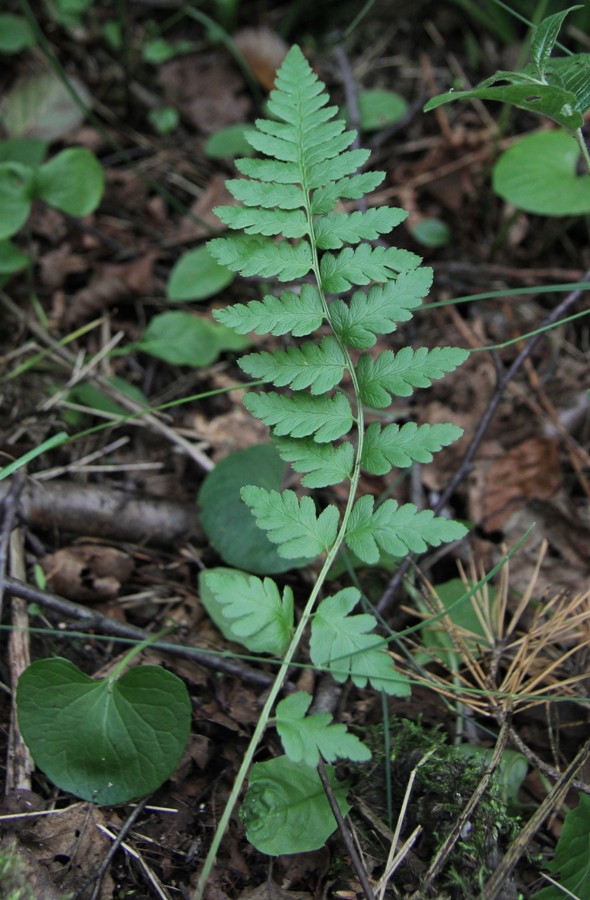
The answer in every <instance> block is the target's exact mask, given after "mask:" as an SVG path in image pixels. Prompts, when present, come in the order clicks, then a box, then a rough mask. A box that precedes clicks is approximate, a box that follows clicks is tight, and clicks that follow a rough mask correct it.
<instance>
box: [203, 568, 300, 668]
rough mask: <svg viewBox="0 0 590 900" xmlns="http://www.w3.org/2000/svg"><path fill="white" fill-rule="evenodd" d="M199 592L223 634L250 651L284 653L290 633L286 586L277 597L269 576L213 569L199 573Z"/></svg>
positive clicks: (290, 597) (290, 603)
mask: <svg viewBox="0 0 590 900" xmlns="http://www.w3.org/2000/svg"><path fill="white" fill-rule="evenodd" d="M199 591H200V595H201V602H202V604H203V606H204V607H205V609H206V610H207V612H208V613H209V615H210V616H211V618H212V619H213V621H214V622H215V624H216V625H218V627H220V628H221V631H222V633H223V635H224V637H226V638H227V639H228V640H231V641H237V642H238V643H240V644H243V645H244V647H245V648H246V649H247V650H250V651H251V652H252V653H270V654H272V655H273V656H278V657H281V656H283V655H284V653H285V651H286V650H287V647H288V646H289V643H290V641H291V638H292V636H293V591H292V590H291V588H290V587H289V586H288V585H287V586H286V587H285V588H284V589H283V596H282V597H281V594H280V592H279V589H278V587H277V586H276V584H275V583H274V581H273V580H272V579H271V578H265V579H264V580H262V579H260V578H257V577H256V576H255V575H248V574H247V573H246V572H238V571H237V570H236V569H224V568H217V569H205V570H204V571H202V572H200V573H199Z"/></svg>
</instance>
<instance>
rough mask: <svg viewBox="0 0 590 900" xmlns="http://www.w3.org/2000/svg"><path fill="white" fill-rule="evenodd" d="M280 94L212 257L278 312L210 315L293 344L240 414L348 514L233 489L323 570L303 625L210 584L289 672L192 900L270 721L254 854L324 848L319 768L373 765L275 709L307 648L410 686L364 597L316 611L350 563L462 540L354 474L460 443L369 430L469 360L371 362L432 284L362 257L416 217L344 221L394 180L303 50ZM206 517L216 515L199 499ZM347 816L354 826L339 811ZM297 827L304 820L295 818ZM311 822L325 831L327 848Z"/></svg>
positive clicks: (424, 272) (265, 716) (217, 578)
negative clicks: (275, 751)
mask: <svg viewBox="0 0 590 900" xmlns="http://www.w3.org/2000/svg"><path fill="white" fill-rule="evenodd" d="M275 83H276V88H275V90H274V91H273V92H272V93H271V95H270V99H269V103H268V110H269V113H270V115H271V116H272V117H273V118H272V119H261V120H258V121H257V122H256V128H255V130H254V129H252V130H250V131H249V132H248V134H247V140H248V142H249V143H250V145H251V146H252V148H253V149H254V150H256V151H258V152H259V153H261V154H262V157H259V158H247V157H246V158H242V159H238V160H237V161H236V166H237V168H238V170H239V171H240V173H241V175H242V176H244V177H242V178H240V179H231V180H229V181H228V182H227V187H228V189H229V190H230V192H231V193H232V194H233V195H234V197H235V198H236V200H237V201H239V203H238V205H235V206H224V207H221V208H217V209H216V213H217V215H218V216H219V218H220V219H221V220H222V221H223V222H224V223H225V224H226V225H228V226H229V227H230V228H231V229H233V230H234V231H235V232H236V234H235V235H234V236H231V237H221V238H216V239H214V240H213V241H210V242H209V245H208V246H209V248H210V252H211V253H212V255H213V256H214V257H215V258H216V259H217V260H218V262H219V263H220V264H221V265H223V266H227V267H228V268H229V269H231V270H232V271H235V272H238V273H240V274H241V275H244V276H253V277H258V278H263V279H268V278H276V279H278V281H279V282H283V283H288V284H287V285H286V287H285V289H284V290H283V291H282V292H281V293H280V294H279V295H278V296H275V295H272V294H268V295H266V296H264V298H263V299H262V300H252V301H250V302H248V303H238V304H235V305H233V306H229V307H227V308H225V309H218V310H216V311H215V312H214V316H215V318H216V319H217V320H218V321H220V322H221V323H222V324H224V325H226V326H228V327H230V328H233V329H235V330H236V331H237V332H238V333H239V334H248V333H249V332H256V333H257V334H271V335H273V336H275V337H278V338H280V337H281V336H282V335H285V336H287V338H288V340H287V341H286V342H285V343H284V345H281V343H280V342H279V344H278V346H277V349H274V350H272V351H261V352H255V353H250V354H248V355H247V356H245V357H243V358H242V359H241V360H240V362H239V364H240V366H241V368H242V369H243V371H244V372H245V373H246V374H247V375H249V376H250V377H252V378H255V379H260V380H262V381H264V382H267V383H268V384H269V385H270V386H271V388H272V389H271V390H269V391H262V392H256V391H253V392H250V393H248V394H246V396H245V399H244V404H245V406H246V408H247V409H248V410H249V411H250V412H251V413H252V414H253V415H254V416H255V417H256V418H258V419H260V420H261V421H262V422H263V423H264V424H265V425H267V426H268V427H269V429H270V434H271V438H272V442H273V444H274V447H275V452H276V453H278V456H279V457H280V458H281V459H282V460H283V461H284V462H288V463H290V464H291V465H292V467H293V469H294V470H295V471H296V472H297V473H300V474H301V476H302V478H301V484H302V487H303V488H305V489H308V490H312V491H313V489H316V488H320V487H321V488H329V487H331V486H333V485H337V484H341V483H344V484H345V485H346V495H347V499H346V501H345V504H344V509H343V510H342V511H341V510H340V509H338V507H337V506H335V505H333V504H330V503H328V504H325V503H324V502H320V500H319V498H316V497H314V495H313V493H311V494H310V493H307V492H305V493H303V494H299V493H296V492H295V491H294V490H291V489H289V490H280V488H279V487H278V486H277V487H274V486H269V485H268V484H261V482H260V474H261V473H259V475H258V477H257V478H256V479H253V480H252V481H251V482H250V483H246V484H245V486H243V487H242V488H241V491H240V493H241V498H242V501H243V503H244V504H245V508H247V510H248V511H249V514H250V515H251V516H252V517H253V518H254V520H255V521H256V523H257V525H258V527H259V529H261V531H262V532H264V534H265V535H266V538H267V540H268V541H270V543H271V544H273V545H274V546H275V547H276V550H277V552H278V556H279V557H281V558H282V559H283V560H284V563H285V567H286V568H288V567H293V566H295V565H301V562H302V561H304V560H308V561H309V562H313V561H314V560H316V559H317V560H318V563H317V567H318V569H319V571H317V570H316V571H317V574H316V578H315V582H314V585H313V588H312V590H311V593H310V595H309V597H308V598H307V600H306V602H305V604H304V608H303V611H302V613H301V615H300V618H299V620H298V622H297V623H296V624H295V622H294V620H293V598H292V595H291V593H290V590H289V589H288V588H285V589H284V590H283V591H281V590H280V588H279V586H278V585H277V584H276V583H275V582H274V581H273V580H272V579H270V578H268V577H266V578H260V577H258V575H255V574H250V573H249V572H248V573H247V574H244V573H233V572H232V571H231V570H228V569H224V568H216V569H212V570H209V571H205V572H203V573H202V574H201V578H200V586H201V592H202V596H203V598H204V602H205V605H206V607H207V608H208V609H209V610H210V612H211V615H212V617H213V618H214V619H215V620H216V621H220V620H221V619H223V620H224V621H223V631H224V634H225V635H226V636H227V637H230V638H231V639H232V640H234V641H236V642H239V643H242V644H243V645H244V646H246V647H247V648H254V647H255V648H256V652H259V653H266V654H269V655H271V656H274V657H276V658H278V659H280V660H281V662H280V666H279V670H278V674H277V677H276V680H275V682H274V685H273V687H272V688H271V690H270V692H269V695H268V698H267V700H266V703H265V705H264V708H263V710H262V712H261V715H260V719H259V722H258V724H257V726H256V729H255V731H254V734H253V736H252V740H251V743H250V745H249V747H248V750H247V752H246V754H245V757H244V760H243V763H242V766H241V768H240V771H239V773H238V776H237V778H236V781H235V783H234V787H233V789H232V792H231V795H230V797H229V799H228V802H227V805H226V808H225V810H224V813H223V816H222V818H221V820H220V823H219V826H218V830H217V833H216V836H215V838H214V840H213V843H212V846H211V848H210V851H209V854H208V857H207V860H206V862H205V865H204V867H203V870H202V872H201V876H200V879H199V884H198V887H197V890H196V892H195V894H194V897H195V898H200V897H203V896H204V894H205V890H206V883H207V879H208V875H209V872H210V871H211V867H212V865H213V863H214V860H215V856H216V853H217V849H218V847H219V844H220V841H221V839H222V836H223V833H224V831H225V828H226V826H227V824H228V822H229V819H230V816H231V814H232V811H233V808H234V806H235V803H236V801H237V799H238V796H239V794H240V793H241V790H242V785H243V783H244V781H245V779H246V776H247V775H248V773H249V771H250V768H251V763H252V762H253V757H254V753H255V751H256V747H257V746H258V743H259V741H260V739H261V737H262V735H263V734H264V731H265V730H266V728H267V725H268V724H269V723H270V721H271V718H272V716H273V710H274V719H272V721H273V722H274V724H275V726H276V729H277V732H278V734H279V737H280V739H281V742H282V744H283V749H284V751H285V754H284V756H280V757H278V758H277V759H274V760H272V761H270V762H269V763H258V764H256V765H255V766H253V767H252V771H251V773H250V786H249V789H248V792H247V794H246V797H245V799H244V803H243V807H242V813H241V815H242V818H243V820H244V823H245V825H246V830H247V834H248V837H249V839H250V840H251V842H252V843H253V844H254V846H255V847H257V848H258V849H259V850H261V851H263V852H267V853H271V854H276V853H286V852H288V853H296V852H300V851H303V850H307V849H312V848H315V847H318V846H321V844H322V843H323V842H324V841H325V840H326V838H327V837H328V835H329V834H330V833H331V831H332V830H333V829H334V828H335V820H334V818H333V815H332V814H331V812H330V808H329V805H328V801H327V799H326V798H325V796H324V795H323V792H322V791H321V782H320V779H319V777H318V774H317V772H316V769H315V764H316V763H317V761H318V759H319V758H320V757H321V758H322V759H324V760H325V761H326V762H331V761H333V760H335V759H337V758H345V759H350V760H354V761H360V760H366V759H368V756H369V751H368V748H367V747H366V746H365V745H364V744H363V743H362V742H361V741H360V740H359V739H358V738H357V737H356V736H354V735H352V734H351V733H350V732H348V731H347V730H346V728H345V727H344V726H343V725H339V724H337V723H335V724H333V723H332V722H331V717H326V716H323V715H321V714H319V715H318V714H314V713H311V714H309V712H308V710H309V708H310V706H311V702H312V701H311V697H310V696H309V695H308V694H306V693H305V692H299V693H295V694H293V695H291V696H290V697H288V698H287V699H286V700H283V701H282V702H280V703H279V704H278V706H277V707H276V710H275V709H274V708H275V702H276V701H277V699H278V694H279V691H280V689H281V686H282V683H283V681H284V678H285V676H286V673H287V670H288V668H289V666H290V664H291V661H292V660H293V658H294V656H295V653H296V652H297V651H298V648H299V646H300V643H301V640H302V638H303V636H304V634H306V633H307V635H308V639H309V649H310V657H311V662H312V665H313V666H314V667H315V668H317V669H319V670H321V671H329V672H330V673H331V674H332V675H333V677H334V678H335V679H336V680H337V681H339V682H346V681H347V680H348V679H350V680H351V681H352V683H353V684H355V685H357V686H358V687H361V688H362V687H367V686H370V687H372V688H374V689H375V690H378V691H383V692H384V693H387V694H390V695H393V696H407V695H408V694H409V692H410V686H409V683H408V680H407V678H406V677H405V676H404V675H403V674H402V673H400V672H398V671H397V669H396V668H395V666H394V664H393V660H392V657H391V656H390V654H389V653H388V652H387V642H386V641H385V640H384V639H383V638H382V637H381V636H379V635H378V634H376V633H375V628H376V626H377V620H376V618H375V617H374V616H373V615H372V614H370V613H368V612H361V611H359V609H360V601H361V594H360V591H359V590H357V588H355V587H348V588H344V589H342V590H337V591H336V592H335V593H332V594H330V593H328V595H327V596H324V597H323V599H321V600H320V595H321V592H322V590H323V588H324V586H325V583H326V581H327V579H328V578H329V577H330V575H331V572H332V567H333V565H334V563H335V562H336V559H337V557H338V555H339V551H340V548H341V547H342V548H343V547H344V546H346V547H347V548H348V550H349V551H350V552H351V553H353V554H355V555H356V557H358V559H359V560H360V561H361V562H362V563H365V564H369V565H372V564H375V563H377V562H379V560H380V559H381V557H382V555H385V554H392V555H395V556H404V555H405V554H406V553H407V552H408V551H409V550H413V551H418V552H422V551H424V550H426V549H427V547H428V546H438V545H439V544H440V543H441V542H443V541H450V540H456V539H460V538H461V537H463V536H464V534H465V533H466V529H465V528H464V526H463V525H461V524H459V523H458V522H454V521H451V520H448V519H444V518H437V517H435V516H434V514H433V513H432V512H431V511H429V510H421V511H419V510H417V509H416V507H415V506H413V505H412V504H411V503H407V504H404V505H401V506H400V505H399V504H398V503H397V502H396V501H394V500H392V499H389V500H386V501H385V502H383V503H381V504H377V505H376V504H375V501H374V498H373V497H372V496H369V495H365V496H363V495H361V496H359V495H358V488H359V480H360V477H361V472H362V471H365V472H368V473H371V474H387V473H388V472H390V471H391V469H392V467H394V466H396V467H402V468H403V467H408V466H411V465H412V464H413V462H415V461H423V462H427V461H430V460H431V459H432V455H433V453H435V452H437V451H438V450H440V449H441V448H442V447H445V446H447V445H448V444H450V443H451V442H452V441H454V440H456V439H457V438H458V437H459V435H460V434H461V430H460V429H459V428H457V427H456V426H454V425H451V424H436V425H429V424H425V425H421V426H417V425H415V424H414V423H412V422H406V423H404V424H402V425H398V424H385V425H381V424H379V423H378V422H374V423H372V424H370V425H368V426H367V425H366V424H365V410H366V409H367V408H372V409H376V410H379V409H385V408H387V407H388V406H389V405H390V403H391V401H392V398H393V397H395V396H402V397H409V396H410V395H411V394H413V392H414V390H415V389H416V388H418V387H428V386H429V385H430V384H431V382H432V381H433V380H434V379H438V378H442V377H443V376H444V375H445V373H447V372H450V371H452V370H453V369H455V368H456V367H457V366H459V365H460V364H461V363H462V362H463V361H464V360H465V359H466V358H467V356H468V353H467V352H466V351H464V350H460V349H457V348H453V347H436V348H434V349H432V350H427V349H426V348H420V349H418V350H414V349H412V348H409V347H404V348H402V349H401V350H399V351H398V352H396V353H394V352H393V351H392V350H382V351H381V352H375V351H374V347H375V345H376V343H377V340H378V338H379V337H380V336H381V335H383V334H391V333H392V332H393V331H395V330H396V328H397V326H398V323H400V322H407V321H408V320H409V319H411V317H412V313H413V310H414V309H415V308H416V307H417V306H419V305H420V303H421V301H422V298H423V297H425V296H426V294H427V293H428V290H429V288H430V285H431V281H432V272H431V270H429V269H425V268H422V267H421V266H420V262H421V260H420V258H419V257H418V256H416V255H415V254H413V253H409V252H408V251H406V250H399V249H397V248H396V247H392V246H386V245H380V246H373V245H372V244H371V243H370V242H371V241H374V240H375V239H376V238H378V237H379V236H380V235H386V234H389V233H390V232H391V231H392V230H393V228H395V227H396V226H397V225H399V224H400V223H401V222H402V221H403V220H404V219H405V217H406V213H405V212H404V211H403V210H399V209H387V208H385V207H383V208H374V209H368V210H367V211H366V212H351V213H349V214H346V213H341V212H337V211H336V210H337V209H338V208H339V202H340V201H341V200H343V199H344V200H359V199H361V198H362V197H363V196H364V195H365V194H367V193H369V192H370V191H373V190H374V189H375V188H376V187H377V186H378V185H379V184H380V182H381V181H382V179H383V177H384V176H383V173H375V172H364V173H363V174H358V169H359V168H360V167H362V166H364V164H365V163H366V161H367V159H368V156H369V153H368V151H365V150H355V149H353V150H351V149H349V148H350V145H351V144H352V143H353V141H354V139H355V136H356V135H355V133H354V132H351V131H346V124H345V122H344V121H343V120H342V118H341V117H340V116H339V112H338V110H337V108H336V107H333V106H329V105H328V103H329V98H328V95H327V93H326V91H325V88H324V85H323V84H322V83H321V82H320V81H319V80H318V79H317V77H316V76H315V74H314V73H313V71H312V70H311V68H310V66H309V64H308V63H307V61H306V59H305V58H304V56H303V54H302V53H301V50H300V49H299V48H298V47H293V48H292V49H291V51H290V52H289V53H288V55H287V57H286V58H285V60H284V62H283V64H282V66H281V68H280V69H279V71H278V73H277V77H276V82H275ZM277 238H279V240H277ZM281 238H282V239H281ZM285 389H286V390H285ZM214 474H215V473H213V475H214ZM213 475H211V476H209V478H213ZM242 484H243V482H242ZM209 499H211V498H209ZM200 500H201V503H202V504H203V506H204V507H205V509H210V502H209V504H206V503H205V497H204V496H203V495H201V496H200ZM229 518H230V519H231V517H229ZM245 566H246V568H248V560H247V559H246V560H245ZM341 790H342V787H341V786H340V788H339V791H341ZM312 802H313V804H314V805H313V807H312V806H310V805H309V804H310V803H312ZM340 805H341V809H343V811H345V809H346V805H345V803H344V801H343V800H341V801H340ZM298 810H303V811H304V815H303V816H298ZM316 821H318V822H320V821H321V822H322V827H321V828H318V830H317V831H316V830H315V828H314V823H315V822H316Z"/></svg>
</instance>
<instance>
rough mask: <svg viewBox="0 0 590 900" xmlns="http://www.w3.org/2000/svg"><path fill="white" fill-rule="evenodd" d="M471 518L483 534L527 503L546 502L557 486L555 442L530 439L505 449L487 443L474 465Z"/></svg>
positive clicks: (556, 451)
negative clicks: (532, 501)
mask: <svg viewBox="0 0 590 900" xmlns="http://www.w3.org/2000/svg"><path fill="white" fill-rule="evenodd" d="M474 473H475V479H474V482H473V484H472V488H471V491H470V505H471V515H472V516H473V518H474V520H475V521H477V522H479V523H481V524H482V526H483V528H484V529H485V531H488V532H490V531H496V530H499V529H501V528H502V526H503V525H504V523H505V522H506V521H507V519H509V518H510V516H511V515H512V514H513V513H514V512H515V510H517V509H519V508H520V507H522V506H524V504H525V503H526V502H527V500H530V499H531V498H535V499H538V500H548V499H549V498H550V497H552V496H553V494H554V493H555V491H556V490H557V488H558V487H559V478H560V474H559V451H558V445H557V443H556V441H555V440H554V439H552V438H547V437H532V438H528V439H527V440H525V441H522V442H521V443H519V444H517V445H516V446H515V447H512V448H511V449H510V450H505V449H504V448H503V447H502V446H501V445H500V444H498V443H497V442H494V441H488V442H487V443H486V444H484V446H483V450H482V453H481V454H480V456H479V458H478V460H477V462H476V464H475V470H474Z"/></svg>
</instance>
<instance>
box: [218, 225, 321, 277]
mask: <svg viewBox="0 0 590 900" xmlns="http://www.w3.org/2000/svg"><path fill="white" fill-rule="evenodd" d="M207 247H208V248H209V250H210V251H211V255H212V256H214V257H215V259H216V260H217V262H219V263H221V265H222V266H227V268H228V269H231V270H232V272H239V273H240V275H261V276H262V277H263V278H269V277H270V276H273V277H276V278H278V280H279V281H295V280H296V279H298V278H303V276H304V275H307V273H308V272H309V270H310V269H311V265H312V255H311V247H310V246H309V244H308V242H307V241H299V243H298V244H296V245H295V246H294V247H293V246H291V244H288V243H281V244H275V242H274V241H272V240H270V239H269V238H259V237H250V236H240V237H229V238H214V239H213V240H212V241H209V243H208V244H207Z"/></svg>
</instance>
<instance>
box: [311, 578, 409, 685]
mask: <svg viewBox="0 0 590 900" xmlns="http://www.w3.org/2000/svg"><path fill="white" fill-rule="evenodd" d="M359 600H360V593H359V591H357V589H356V588H345V589H344V590H342V591H338V593H337V594H334V595H333V596H332V597H326V599H325V600H323V601H322V602H321V603H320V605H319V606H318V609H317V612H316V614H315V616H314V618H313V620H312V623H311V641H310V645H309V651H310V655H311V659H312V662H313V664H314V665H315V666H318V667H321V668H328V669H329V671H330V673H331V674H332V676H333V677H334V678H335V680H336V681H339V682H343V681H346V679H347V678H348V677H350V678H352V681H353V683H354V684H356V685H357V687H365V685H366V684H367V681H369V682H370V683H371V685H372V687H374V688H375V690H378V691H385V693H387V694H390V695H392V696H395V697H407V696H409V694H410V685H409V682H408V679H407V678H406V676H405V675H402V673H401V672H398V671H397V670H396V669H395V668H394V665H393V662H392V659H391V657H390V656H389V654H388V653H387V651H386V648H385V643H384V641H383V639H382V638H380V637H379V636H378V635H376V634H370V633H369V632H372V631H373V630H374V628H375V627H376V625H377V621H376V619H375V618H374V616H371V615H369V614H367V613H361V614H358V615H355V616H351V615H349V613H350V611H351V610H352V609H353V608H354V607H355V606H356V605H357V603H358V602H359Z"/></svg>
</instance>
